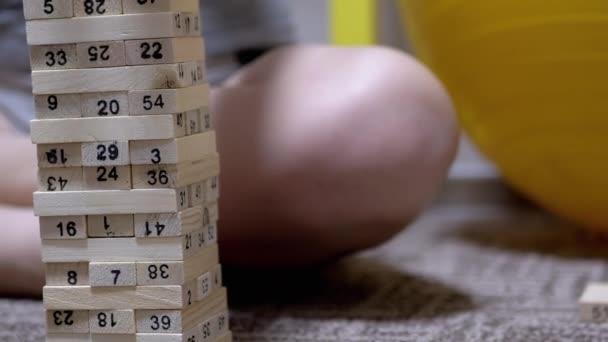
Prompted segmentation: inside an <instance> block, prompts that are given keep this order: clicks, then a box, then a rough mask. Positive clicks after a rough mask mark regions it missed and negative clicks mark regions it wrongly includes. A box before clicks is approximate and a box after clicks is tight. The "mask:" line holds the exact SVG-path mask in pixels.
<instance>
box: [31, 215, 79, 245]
mask: <svg viewBox="0 0 608 342" xmlns="http://www.w3.org/2000/svg"><path fill="white" fill-rule="evenodd" d="M39 223H40V224H39V225H40V238H41V239H42V240H80V239H86V238H87V220H86V216H44V217H40V218H39Z"/></svg>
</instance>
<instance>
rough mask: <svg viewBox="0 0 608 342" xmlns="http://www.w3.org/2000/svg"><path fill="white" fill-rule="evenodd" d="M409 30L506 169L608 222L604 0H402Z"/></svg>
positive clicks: (541, 196)
mask: <svg viewBox="0 0 608 342" xmlns="http://www.w3.org/2000/svg"><path fill="white" fill-rule="evenodd" d="M402 9H403V12H404V14H405V16H406V20H407V22H408V26H409V31H410V36H411V37H412V39H413V42H414V45H415V46H416V48H417V50H418V52H419V54H420V56H421V57H422V59H423V60H424V61H425V62H426V63H428V65H430V66H431V68H432V69H434V71H435V72H436V73H437V74H438V75H439V77H440V78H441V79H442V80H443V82H444V83H445V84H446V86H447V88H448V89H449V91H450V93H451V95H452V97H453V98H454V100H455V102H456V105H457V108H458V111H459V112H460V116H461V119H462V123H463V124H464V127H465V128H466V130H467V131H468V132H469V133H470V135H471V136H472V137H473V139H474V140H475V141H476V142H477V144H478V145H479V146H480V147H481V149H482V150H483V151H484V152H485V153H486V154H487V155H488V156H489V157H490V158H492V159H493V160H494V161H495V162H496V163H497V164H498V165H499V167H500V168H501V170H502V172H503V174H504V176H505V177H506V179H507V180H508V181H509V182H510V183H512V184H513V185H514V186H515V187H516V188H518V189H519V190H521V191H522V192H524V193H526V194H527V195H529V196H530V197H531V198H533V199H534V200H535V201H537V202H538V203H541V204H542V205H544V206H545V207H547V208H549V209H551V210H552V211H554V212H556V213H559V214H561V215H562V216H564V217H567V218H570V219H573V220H575V221H577V222H580V223H583V224H585V225H587V226H589V227H593V228H595V229H598V230H603V231H608V1H606V0H550V1H548V0H403V1H402Z"/></svg>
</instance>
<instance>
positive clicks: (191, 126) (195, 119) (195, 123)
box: [186, 109, 201, 135]
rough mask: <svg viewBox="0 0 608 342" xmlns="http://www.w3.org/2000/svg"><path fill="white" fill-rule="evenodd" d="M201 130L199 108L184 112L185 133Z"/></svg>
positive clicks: (194, 132) (190, 133)
mask: <svg viewBox="0 0 608 342" xmlns="http://www.w3.org/2000/svg"><path fill="white" fill-rule="evenodd" d="M200 132H201V111H200V110H199V109H195V110H191V111H189V112H187V113H186V135H192V134H197V133H200Z"/></svg>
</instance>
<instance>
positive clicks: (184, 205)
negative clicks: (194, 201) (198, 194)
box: [177, 186, 190, 211]
mask: <svg viewBox="0 0 608 342" xmlns="http://www.w3.org/2000/svg"><path fill="white" fill-rule="evenodd" d="M188 190H189V188H188V187H187V186H184V187H181V188H178V189H177V211H183V210H186V209H188V208H190V193H189V192H188Z"/></svg>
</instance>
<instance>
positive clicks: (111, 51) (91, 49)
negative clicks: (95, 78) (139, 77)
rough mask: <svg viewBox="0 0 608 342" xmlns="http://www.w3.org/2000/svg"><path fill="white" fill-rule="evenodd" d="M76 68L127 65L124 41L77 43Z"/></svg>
mask: <svg viewBox="0 0 608 342" xmlns="http://www.w3.org/2000/svg"><path fill="white" fill-rule="evenodd" d="M76 50H77V51H78V68H110V67H119V66H126V65H127V56H126V50H125V42H124V41H120V40H118V41H110V42H94V43H78V44H77V46H76Z"/></svg>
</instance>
